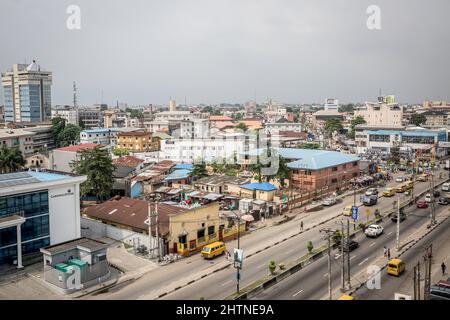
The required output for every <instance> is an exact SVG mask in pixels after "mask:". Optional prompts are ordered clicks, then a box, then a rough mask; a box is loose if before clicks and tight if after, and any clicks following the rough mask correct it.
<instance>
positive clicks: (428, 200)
mask: <svg viewBox="0 0 450 320" xmlns="http://www.w3.org/2000/svg"><path fill="white" fill-rule="evenodd" d="M425 202H427V203H430V202H431V194H430V193H427V194H426V195H425Z"/></svg>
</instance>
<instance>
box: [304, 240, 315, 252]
mask: <svg viewBox="0 0 450 320" xmlns="http://www.w3.org/2000/svg"><path fill="white" fill-rule="evenodd" d="M306 248H307V249H308V252H309V254H311V253H312V251H313V249H314V246H313V244H312V242H311V241H308V244H307V245H306Z"/></svg>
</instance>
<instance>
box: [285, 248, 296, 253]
mask: <svg viewBox="0 0 450 320" xmlns="http://www.w3.org/2000/svg"><path fill="white" fill-rule="evenodd" d="M293 251H295V249H291V250H288V251H286V253H291V252H293Z"/></svg>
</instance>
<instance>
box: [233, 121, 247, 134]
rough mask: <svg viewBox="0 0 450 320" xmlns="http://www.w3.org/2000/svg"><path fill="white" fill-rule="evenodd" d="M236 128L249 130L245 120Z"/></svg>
mask: <svg viewBox="0 0 450 320" xmlns="http://www.w3.org/2000/svg"><path fill="white" fill-rule="evenodd" d="M235 128H236V129H240V130H242V131H244V132H247V130H248V127H247V125H246V124H245V123H243V122H240V123H239V124H238V125H237V126H236V127H235Z"/></svg>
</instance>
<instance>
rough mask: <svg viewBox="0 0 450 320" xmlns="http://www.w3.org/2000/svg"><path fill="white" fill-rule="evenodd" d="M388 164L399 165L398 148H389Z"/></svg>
mask: <svg viewBox="0 0 450 320" xmlns="http://www.w3.org/2000/svg"><path fill="white" fill-rule="evenodd" d="M388 163H390V164H395V165H398V164H400V148H399V147H398V146H394V147H392V148H391V152H390V154H389V159H388Z"/></svg>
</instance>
